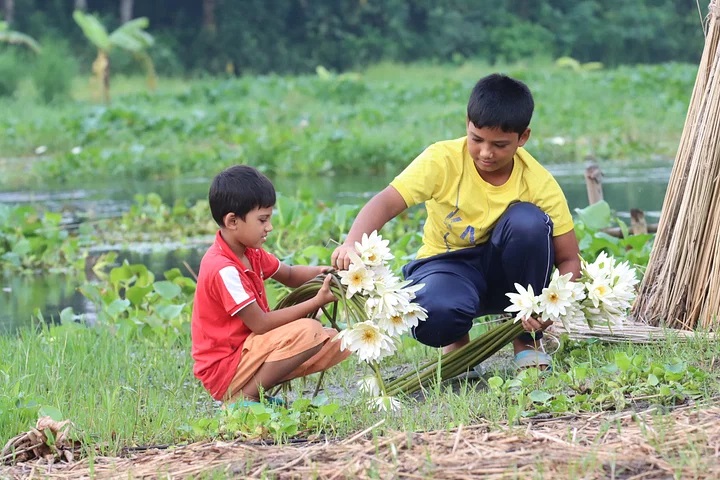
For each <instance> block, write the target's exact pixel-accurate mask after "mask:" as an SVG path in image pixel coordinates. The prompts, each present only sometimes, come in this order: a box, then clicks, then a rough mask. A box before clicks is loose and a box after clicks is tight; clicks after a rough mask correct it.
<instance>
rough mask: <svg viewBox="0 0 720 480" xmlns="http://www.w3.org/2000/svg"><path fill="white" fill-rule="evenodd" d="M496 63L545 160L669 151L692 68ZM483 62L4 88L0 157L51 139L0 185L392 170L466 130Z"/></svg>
mask: <svg viewBox="0 0 720 480" xmlns="http://www.w3.org/2000/svg"><path fill="white" fill-rule="evenodd" d="M498 69H499V70H501V71H503V72H506V73H508V74H511V75H513V76H515V77H518V78H520V79H522V80H524V81H525V82H527V84H528V85H529V86H530V88H531V89H532V90H533V93H534V95H535V98H536V104H537V107H536V113H535V116H534V118H533V121H532V124H531V127H532V129H533V133H532V136H531V138H530V141H529V142H528V144H527V145H526V146H527V148H528V150H529V151H530V152H531V153H532V154H533V155H534V156H535V157H536V158H538V160H539V161H541V162H542V163H553V162H580V161H582V160H583V159H584V158H585V157H586V156H588V155H591V156H594V157H597V158H600V159H603V158H610V159H613V160H617V159H627V158H632V159H633V160H635V161H637V160H643V159H648V158H651V157H653V156H660V157H666V158H669V157H672V156H673V155H674V153H675V150H676V149H677V144H678V138H679V137H680V132H681V130H682V125H683V121H684V118H685V114H686V111H687V104H688V101H689V97H690V93H691V91H692V86H693V82H694V79H695V73H696V67H694V66H691V65H686V64H663V65H654V66H640V67H633V68H628V67H621V68H618V69H614V70H598V71H592V72H585V71H575V70H572V69H566V68H561V67H557V66H553V65H533V66H524V65H509V66H504V67H498ZM492 71H494V68H491V67H489V66H487V65H483V64H466V65H464V66H462V67H448V66H442V67H431V66H417V65H416V66H411V67H402V66H396V65H388V64H383V65H379V66H375V67H373V68H370V69H368V70H367V71H365V72H363V73H361V74H357V75H340V76H334V75H328V74H319V75H314V76H301V77H275V76H263V77H244V78H240V79H227V80H218V79H215V80H202V81H195V82H192V83H190V84H186V83H181V84H178V83H169V84H167V85H164V84H161V85H160V87H161V88H160V89H159V90H158V92H157V93H155V94H149V93H147V92H145V90H144V86H139V85H138V83H137V82H136V83H131V84H130V87H132V88H134V89H135V92H134V93H127V94H116V96H115V100H114V103H113V104H111V105H110V106H98V105H92V104H87V103H83V102H77V103H68V104H65V105H62V106H52V107H49V106H44V105H39V104H37V103H35V102H34V101H33V100H32V99H31V97H29V96H28V97H22V98H17V99H14V100H6V101H4V102H2V101H0V105H2V107H0V108H3V109H5V108H7V110H8V111H13V112H15V113H14V114H13V115H10V116H3V117H0V130H1V131H3V132H4V134H3V135H2V137H0V151H2V152H3V156H18V157H27V156H31V155H32V153H33V151H34V150H35V149H36V147H38V146H41V145H43V146H47V152H46V153H45V154H44V155H43V156H41V157H35V158H32V159H31V160H27V161H22V162H20V163H19V164H18V166H19V167H20V168H21V171H20V172H13V171H12V168H7V169H6V172H5V175H3V178H2V179H0V184H3V183H5V184H7V183H9V184H10V185H12V187H13V188H22V187H23V186H24V185H38V184H43V183H48V181H51V182H52V183H53V184H57V183H67V184H68V186H76V185H80V184H84V183H85V182H87V181H88V180H92V181H94V182H100V181H114V180H116V179H119V178H125V179H167V178H188V177H201V178H208V177H211V176H212V175H213V174H214V173H215V172H218V171H220V170H222V169H224V168H226V167H227V166H228V165H230V164H233V163H247V164H251V165H254V166H256V167H258V168H260V169H262V170H263V171H266V172H268V173H269V174H270V175H271V176H272V177H273V178H275V179H277V178H279V177H282V176H298V175H305V176H319V175H322V176H328V175H333V174H335V175H338V176H340V175H343V176H347V174H350V173H355V172H362V173H363V174H364V175H371V174H374V173H378V172H380V173H383V172H389V173H395V172H399V171H400V170H401V169H402V168H404V166H405V165H407V164H408V163H409V162H410V161H411V160H412V159H413V158H414V157H415V156H417V155H418V154H419V153H420V152H421V151H422V149H423V148H425V147H426V146H427V145H429V144H430V143H432V142H435V141H438V140H444V139H449V138H457V137H460V136H462V135H464V134H465V122H464V116H465V111H466V108H467V98H468V95H469V92H470V90H471V89H472V86H473V84H474V83H475V82H476V81H477V79H478V78H480V77H481V76H482V75H485V74H488V73H490V72H492ZM321 73H322V72H321ZM138 81H139V79H138ZM560 86H562V88H560ZM114 88H115V91H116V92H118V91H120V90H123V89H127V88H128V87H125V86H124V85H122V84H119V82H118V83H117V84H116V85H115V87H114ZM138 88H139V89H141V90H142V93H137V89H138ZM85 91H86V90H85ZM658 112H662V113H663V114H662V115H658ZM75 147H80V148H78V149H75ZM28 170H29V171H28Z"/></svg>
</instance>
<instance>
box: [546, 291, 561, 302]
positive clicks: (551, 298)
mask: <svg viewBox="0 0 720 480" xmlns="http://www.w3.org/2000/svg"><path fill="white" fill-rule="evenodd" d="M548 300H549V301H550V303H557V302H559V301H560V295H558V294H557V293H555V292H552V293H551V294H550V295H549V296H548Z"/></svg>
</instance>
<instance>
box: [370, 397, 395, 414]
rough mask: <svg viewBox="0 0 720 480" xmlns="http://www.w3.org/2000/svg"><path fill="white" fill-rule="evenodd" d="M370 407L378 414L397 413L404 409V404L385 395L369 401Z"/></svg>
mask: <svg viewBox="0 0 720 480" xmlns="http://www.w3.org/2000/svg"><path fill="white" fill-rule="evenodd" d="M368 407H369V408H372V409H374V410H375V411H378V412H380V411H383V412H397V411H400V408H402V403H400V400H398V399H397V398H396V397H391V396H390V395H383V396H379V397H375V398H371V399H370V400H368Z"/></svg>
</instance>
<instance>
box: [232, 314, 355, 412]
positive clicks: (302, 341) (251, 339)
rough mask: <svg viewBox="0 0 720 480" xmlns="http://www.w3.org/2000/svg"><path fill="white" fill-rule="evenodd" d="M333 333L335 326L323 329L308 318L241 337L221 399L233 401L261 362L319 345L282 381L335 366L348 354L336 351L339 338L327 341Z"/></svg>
mask: <svg viewBox="0 0 720 480" xmlns="http://www.w3.org/2000/svg"><path fill="white" fill-rule="evenodd" d="M337 333H338V332H337V331H336V330H335V329H333V328H325V327H323V326H322V324H321V323H320V322H318V321H317V320H313V319H310V318H301V319H299V320H295V321H294V322H290V323H288V324H285V325H283V326H281V327H277V328H274V329H272V330H270V331H269V332H267V333H263V334H262V335H256V334H254V333H251V334H250V336H248V337H247V339H246V340H245V344H244V345H243V351H242V355H241V356H240V363H239V364H238V366H237V370H236V372H235V376H234V377H233V379H232V381H231V382H230V386H229V387H228V390H227V392H226V393H225V396H224V397H223V401H225V402H230V401H233V400H234V399H235V397H237V396H238V394H239V393H240V390H241V389H242V388H243V387H244V386H245V384H247V383H248V382H249V381H250V380H252V379H253V377H254V376H255V373H256V372H257V371H258V370H259V369H260V367H262V366H263V364H264V363H266V362H277V361H280V360H285V359H287V358H290V357H294V356H295V355H298V354H300V353H303V352H305V351H307V350H310V349H311V348H313V347H317V346H318V345H321V344H324V345H323V347H322V348H321V349H320V351H319V352H317V353H316V354H315V355H313V356H312V357H310V358H309V359H308V360H307V361H306V362H305V363H303V364H302V365H300V366H299V367H298V368H296V369H295V370H293V371H292V372H291V373H290V374H289V375H288V376H287V377H286V378H284V379H283V380H282V381H283V382H285V381H288V380H292V379H293V378H298V377H304V376H305V375H310V374H311V373H315V372H321V371H323V370H327V369H328V368H330V367H332V366H334V365H337V364H338V363H340V362H342V361H343V360H345V359H346V358H347V357H349V356H350V353H351V352H350V350H345V351H341V350H340V341H332V340H331V339H332V338H333V337H335V335H337Z"/></svg>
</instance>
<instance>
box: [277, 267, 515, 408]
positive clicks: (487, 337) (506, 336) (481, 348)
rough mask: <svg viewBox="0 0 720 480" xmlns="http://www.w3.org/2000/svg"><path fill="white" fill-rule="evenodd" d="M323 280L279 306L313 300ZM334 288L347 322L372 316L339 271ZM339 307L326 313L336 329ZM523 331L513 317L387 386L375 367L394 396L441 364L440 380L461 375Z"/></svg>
mask: <svg viewBox="0 0 720 480" xmlns="http://www.w3.org/2000/svg"><path fill="white" fill-rule="evenodd" d="M323 279H324V275H320V276H318V277H315V278H314V279H312V280H310V281H309V282H307V283H305V284H303V285H301V286H300V287H298V288H296V289H295V290H293V291H292V292H290V293H289V294H288V295H286V296H285V297H283V298H282V299H281V300H280V301H279V302H278V304H277V306H276V307H275V308H276V309H280V308H285V307H288V306H291V305H295V304H298V303H300V302H304V301H305V300H309V299H311V298H312V297H314V296H315V295H316V294H317V292H318V290H320V287H322V284H323ZM330 290H331V291H332V292H333V293H334V294H335V296H336V297H337V298H338V299H339V300H338V302H339V303H340V304H342V308H343V312H344V318H345V321H346V322H347V323H352V322H353V321H355V322H363V321H365V320H367V319H368V318H367V314H366V312H365V305H364V303H365V302H364V298H363V297H362V296H360V295H354V296H353V297H352V298H350V299H347V298H346V289H345V287H344V286H343V285H342V284H341V283H340V280H339V278H338V277H337V275H335V274H333V281H332V283H331V285H330ZM338 306H339V305H338V304H337V302H336V305H335V308H333V309H332V310H330V309H326V308H323V312H324V313H325V315H326V316H327V317H328V318H329V320H330V323H331V324H332V326H333V328H335V329H337V330H340V328H338V325H337V323H336V320H337V312H338ZM316 313H317V312H316ZM522 332H523V327H522V324H521V323H519V322H517V323H516V322H513V321H511V320H509V321H507V322H504V323H502V324H500V325H498V326H496V327H494V328H492V329H490V330H488V331H487V332H485V333H483V334H482V335H480V336H478V337H477V338H475V339H473V340H472V341H470V343H468V344H467V345H465V346H464V347H462V348H459V349H457V350H453V351H452V352H448V353H446V354H443V355H441V356H439V357H438V358H437V359H435V360H432V361H430V362H428V363H426V364H424V365H422V366H421V367H420V368H419V369H417V370H414V371H410V372H408V373H406V374H404V375H401V376H400V377H398V378H396V379H394V380H392V381H391V382H388V383H387V384H385V385H383V381H382V378H381V376H380V373H379V367H378V365H377V364H374V365H372V368H373V370H374V372H375V374H376V376H377V378H378V381H379V382H380V385H382V390H383V394H387V395H393V396H394V395H398V394H400V393H403V394H406V395H407V394H410V393H413V392H416V391H417V390H419V389H420V388H421V387H422V385H423V384H425V383H427V382H429V381H430V380H432V379H433V377H434V375H437V373H438V367H440V369H439V372H440V378H439V379H440V380H447V379H448V378H452V377H454V376H457V375H460V374H461V373H464V372H467V371H468V370H469V369H471V368H472V367H474V366H475V365H477V364H479V363H481V362H483V361H484V360H487V359H488V358H489V357H491V356H492V355H494V354H495V353H497V352H498V351H499V350H500V349H501V348H503V347H504V346H505V345H507V344H508V343H510V342H511V341H512V340H513V339H515V337H517V336H518V335H520V334H521V333H522Z"/></svg>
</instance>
